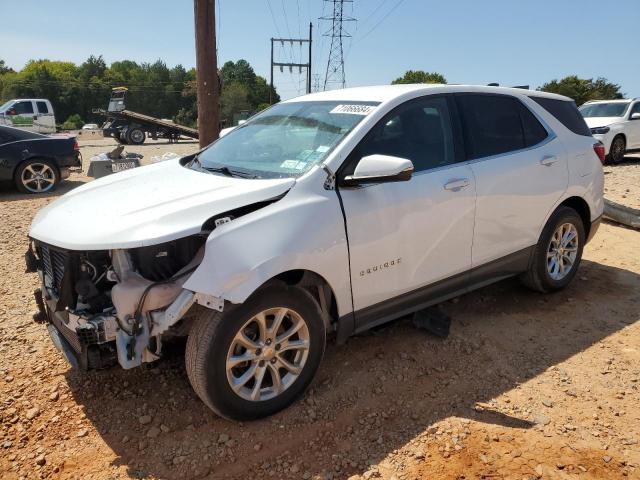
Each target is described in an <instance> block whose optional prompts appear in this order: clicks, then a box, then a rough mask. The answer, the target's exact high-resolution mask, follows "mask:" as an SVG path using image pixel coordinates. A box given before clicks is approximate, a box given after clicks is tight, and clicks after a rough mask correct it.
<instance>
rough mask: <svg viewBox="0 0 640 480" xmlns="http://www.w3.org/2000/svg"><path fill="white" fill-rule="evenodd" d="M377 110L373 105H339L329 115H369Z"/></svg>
mask: <svg viewBox="0 0 640 480" xmlns="http://www.w3.org/2000/svg"><path fill="white" fill-rule="evenodd" d="M374 108H376V107H374V106H373V105H338V106H337V107H335V108H334V109H333V110H331V111H330V112H329V113H348V114H351V115H369V114H370V113H371V112H373V109H374Z"/></svg>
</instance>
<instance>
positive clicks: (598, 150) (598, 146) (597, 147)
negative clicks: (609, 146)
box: [593, 142, 605, 164]
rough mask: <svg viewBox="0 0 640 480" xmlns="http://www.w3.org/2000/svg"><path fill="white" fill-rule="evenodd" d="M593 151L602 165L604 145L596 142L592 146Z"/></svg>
mask: <svg viewBox="0 0 640 480" xmlns="http://www.w3.org/2000/svg"><path fill="white" fill-rule="evenodd" d="M593 151H594V152H596V155H598V158H599V159H600V161H601V162H602V163H603V164H604V156H605V155H604V143H602V142H598V143H594V144H593Z"/></svg>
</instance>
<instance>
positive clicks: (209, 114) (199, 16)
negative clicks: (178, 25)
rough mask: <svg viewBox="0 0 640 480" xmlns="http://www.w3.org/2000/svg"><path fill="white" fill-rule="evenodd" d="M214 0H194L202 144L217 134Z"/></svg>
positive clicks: (199, 124)
mask: <svg viewBox="0 0 640 480" xmlns="http://www.w3.org/2000/svg"><path fill="white" fill-rule="evenodd" d="M214 2H215V0H193V15H194V18H195V26H196V83H197V84H198V138H199V140H200V147H205V146H207V145H209V144H210V143H211V142H213V141H214V140H216V139H217V138H218V135H219V133H220V111H219V105H218V101H219V98H220V84H219V81H218V62H217V58H216V13H215V7H214V5H215V3H214Z"/></svg>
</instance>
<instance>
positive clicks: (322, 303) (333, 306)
mask: <svg viewBox="0 0 640 480" xmlns="http://www.w3.org/2000/svg"><path fill="white" fill-rule="evenodd" d="M272 282H284V283H285V284H287V285H289V286H297V287H301V288H304V289H305V290H307V291H308V292H309V293H310V294H311V296H312V297H313V298H314V300H315V301H316V302H318V306H319V307H320V310H321V311H322V315H323V320H324V322H325V327H326V328H327V331H330V330H331V328H332V324H333V323H335V322H337V321H338V304H337V298H336V295H335V292H334V291H333V287H332V286H331V285H330V284H329V282H328V281H327V279H325V278H324V277H323V276H322V275H320V274H319V273H316V272H313V271H311V270H306V269H294V270H287V271H286V272H282V273H279V274H278V275H276V276H274V277H273V278H271V279H270V280H267V281H266V282H265V283H264V284H263V285H261V286H260V287H259V289H260V288H262V287H263V286H265V285H266V284H269V283H272Z"/></svg>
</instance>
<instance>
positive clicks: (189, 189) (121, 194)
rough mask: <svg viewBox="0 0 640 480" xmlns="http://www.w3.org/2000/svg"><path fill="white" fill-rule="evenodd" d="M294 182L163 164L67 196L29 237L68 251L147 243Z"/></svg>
mask: <svg viewBox="0 0 640 480" xmlns="http://www.w3.org/2000/svg"><path fill="white" fill-rule="evenodd" d="M294 183H295V180H294V179H289V178H285V179H272V180H253V179H243V178H234V177H226V176H223V175H218V174H209V173H204V172H199V171H195V170H191V169H188V168H185V167H183V166H181V165H180V163H179V160H177V159H176V160H169V161H165V162H160V163H156V164H153V165H149V166H146V167H140V168H134V169H132V170H127V171H124V172H121V173H116V174H113V175H110V176H108V177H104V178H101V179H99V180H94V181H92V182H89V183H87V184H85V185H83V186H81V187H78V188H76V189H74V190H72V191H71V192H69V193H67V194H66V195H63V196H62V197H60V198H59V199H58V200H56V201H54V202H53V203H51V204H49V205H48V206H46V207H45V208H43V209H42V210H40V211H39V212H38V214H37V215H36V216H35V218H34V219H33V222H32V224H31V231H30V232H29V236H30V237H32V238H34V239H36V240H40V241H42V242H45V243H48V244H50V245H54V246H57V247H60V248H66V249H69V250H109V249H115V248H135V247H142V246H147V245H155V244H159V243H163V242H168V241H170V240H175V239H177V238H182V237H185V236H188V235H192V234H195V233H198V232H200V230H201V227H202V224H203V223H204V222H205V221H206V220H208V219H209V218H211V217H212V216H214V215H218V214H220V213H224V212H226V211H229V210H232V209H235V208H239V207H242V206H245V205H250V204H252V203H256V202H262V201H266V200H270V199H272V198H274V197H277V196H279V195H282V194H284V193H286V192H287V191H288V190H289V189H290V188H291V187H292V186H293V184H294Z"/></svg>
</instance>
